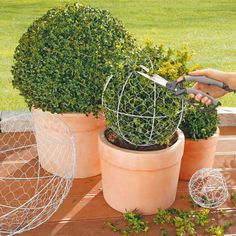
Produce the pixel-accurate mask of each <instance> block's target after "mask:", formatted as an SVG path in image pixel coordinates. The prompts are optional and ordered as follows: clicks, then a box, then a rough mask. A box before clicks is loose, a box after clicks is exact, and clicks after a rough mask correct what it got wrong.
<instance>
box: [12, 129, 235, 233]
mask: <svg viewBox="0 0 236 236" xmlns="http://www.w3.org/2000/svg"><path fill="white" fill-rule="evenodd" d="M214 167H215V168H219V170H221V171H222V173H223V174H224V176H225V178H226V180H227V185H228V188H229V192H230V193H232V192H235V193H236V127H223V128H221V136H220V141H219V144H218V147H217V152H216V158H215V164H214ZM13 171H14V170H13ZM183 195H185V196H188V189H187V182H184V181H179V184H178V191H177V196H176V201H175V202H174V204H173V206H172V207H176V208H181V209H191V206H190V204H189V201H188V200H185V199H182V197H181V196H183ZM220 209H224V210H226V215H225V216H222V215H221V214H219V213H215V214H216V220H217V221H218V222H219V223H220V222H222V219H223V218H224V220H225V219H226V218H227V219H231V220H233V222H234V224H233V226H232V227H231V228H230V229H229V230H228V232H227V235H236V206H235V205H233V203H232V202H231V201H230V200H228V201H227V202H226V203H225V204H224V205H222V206H221V207H220ZM152 218H153V216H146V217H145V219H146V220H147V221H149V222H150V225H151V230H150V231H149V232H148V233H147V234H145V235H153V236H154V235H160V231H159V228H158V227H157V226H156V225H154V224H153V223H152V220H151V219H152ZM105 221H113V222H114V221H117V222H122V214H121V213H119V212H117V211H115V210H113V209H112V208H111V207H109V206H108V205H107V204H106V202H105V201H104V199H103V194H102V188H101V176H95V177H92V178H87V179H75V180H74V182H73V186H72V189H71V191H70V193H69V195H68V196H67V198H66V199H65V200H64V202H63V204H62V205H61V206H60V208H59V209H58V211H57V212H56V213H55V214H54V215H53V216H52V217H51V218H50V219H49V220H48V221H47V222H46V223H44V224H43V225H41V226H39V227H37V228H35V229H33V230H31V231H28V232H25V233H22V234H19V235H20V236H42V235H44V236H49V235H56V236H100V235H101V236H112V235H118V234H116V233H113V232H111V231H110V230H109V229H107V228H105V227H104V222H105ZM140 235H142V234H140ZM169 235H175V233H174V232H173V231H172V232H171V234H169ZM198 235H204V234H203V233H201V232H199V233H198Z"/></svg>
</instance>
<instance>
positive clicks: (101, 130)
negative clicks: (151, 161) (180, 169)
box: [99, 127, 185, 154]
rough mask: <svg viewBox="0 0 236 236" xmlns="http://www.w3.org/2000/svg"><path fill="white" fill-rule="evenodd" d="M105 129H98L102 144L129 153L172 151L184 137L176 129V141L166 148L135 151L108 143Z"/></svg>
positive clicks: (179, 130)
mask: <svg viewBox="0 0 236 236" xmlns="http://www.w3.org/2000/svg"><path fill="white" fill-rule="evenodd" d="M106 130H107V128H104V127H103V128H101V129H100V131H99V139H100V141H101V142H102V143H103V144H104V145H107V146H109V147H110V148H113V149H116V150H118V151H121V152H127V153H130V154H145V153H146V154H147V153H152V154H157V153H158V154H160V153H161V152H166V151H172V150H173V149H175V148H176V146H178V145H179V142H181V141H182V140H184V139H185V137H184V133H183V131H182V130H181V129H177V130H176V131H175V132H177V134H178V138H177V141H176V142H175V143H174V144H173V145H171V146H170V147H167V148H164V149H161V150H152V151H136V150H130V149H126V148H121V147H118V146H116V145H114V144H112V143H110V142H109V141H108V140H107V138H106V136H105V131H106Z"/></svg>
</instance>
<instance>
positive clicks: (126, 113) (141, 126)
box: [102, 71, 184, 146]
mask: <svg viewBox="0 0 236 236" xmlns="http://www.w3.org/2000/svg"><path fill="white" fill-rule="evenodd" d="M121 77H122V79H120V78H117V77H116V76H112V77H110V78H109V79H108V80H107V83H106V84H105V87H104V91H103V97H102V103H103V107H104V113H105V116H106V119H107V120H108V121H110V123H109V125H110V127H111V129H112V130H113V131H114V132H115V133H117V134H118V135H119V136H120V137H121V138H123V139H124V140H125V141H127V142H128V143H131V144H133V145H135V146H150V145H154V144H162V143H165V142H168V140H169V139H170V137H171V136H172V135H173V134H174V133H175V131H176V130H177V129H178V127H179V125H180V122H181V119H182V115H183V110H184V101H183V99H182V98H179V97H177V96H174V95H173V94H172V93H171V92H170V91H168V90H167V89H165V88H163V87H162V86H161V85H157V84H156V83H154V82H152V81H150V80H148V79H146V78H144V77H142V76H141V75H140V74H138V73H137V72H136V71H131V72H130V73H129V74H126V75H122V76H121Z"/></svg>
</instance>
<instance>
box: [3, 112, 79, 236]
mask: <svg viewBox="0 0 236 236" xmlns="http://www.w3.org/2000/svg"><path fill="white" fill-rule="evenodd" d="M0 127H1V133H0V235H14V234H17V233H22V232H24V231H27V230H30V229H33V228H35V227H37V226H39V225H41V224H42V223H44V222H45V221H47V220H48V219H49V218H50V217H51V216H52V214H53V213H54V212H55V211H56V210H57V209H58V207H59V206H60V205H61V203H62V202H63V200H64V199H65V197H66V196H67V194H68V192H69V190H70V188H71V186H72V180H73V173H74V169H75V165H76V159H75V155H76V153H75V142H74V138H73V136H72V134H71V132H70V129H69V128H68V127H67V125H66V124H65V123H64V122H63V121H62V120H61V119H60V118H59V117H58V116H57V115H53V114H51V113H48V112H34V113H33V114H32V113H24V114H21V115H16V116H12V117H10V118H7V119H4V120H2V121H1V122H0Z"/></svg>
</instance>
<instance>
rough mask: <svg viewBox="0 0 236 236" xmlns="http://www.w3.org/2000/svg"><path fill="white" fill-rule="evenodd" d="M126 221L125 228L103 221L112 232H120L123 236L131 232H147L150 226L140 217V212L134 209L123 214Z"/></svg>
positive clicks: (127, 235)
mask: <svg viewBox="0 0 236 236" xmlns="http://www.w3.org/2000/svg"><path fill="white" fill-rule="evenodd" d="M123 217H124V219H125V220H126V222H127V226H126V227H125V229H120V228H119V227H118V226H117V225H116V224H114V223H111V222H105V225H106V226H107V227H108V228H110V229H111V230H112V231H113V232H116V233H120V234H122V235H123V236H129V235H130V234H131V233H137V234H138V233H145V232H148V231H149V229H150V227H149V225H148V223H147V222H146V221H144V220H143V219H142V216H141V214H140V213H139V212H138V211H137V210H136V209H135V210H133V211H129V212H126V213H124V214H123Z"/></svg>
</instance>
